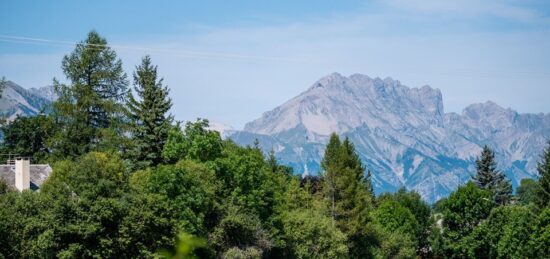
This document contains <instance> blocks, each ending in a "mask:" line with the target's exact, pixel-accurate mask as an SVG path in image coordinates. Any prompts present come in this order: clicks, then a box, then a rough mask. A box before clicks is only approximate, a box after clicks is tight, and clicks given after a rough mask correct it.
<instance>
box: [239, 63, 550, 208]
mask: <svg viewBox="0 0 550 259" xmlns="http://www.w3.org/2000/svg"><path fill="white" fill-rule="evenodd" d="M331 132H336V133H338V134H340V135H345V136H348V137H349V138H350V139H351V140H352V141H353V142H354V143H355V145H356V149H357V151H358V152H359V155H360V156H361V159H362V160H363V161H364V162H365V163H366V165H367V166H368V167H369V169H370V170H372V171H373V181H374V185H375V188H376V190H377V191H378V192H382V191H393V190H395V189H396V188H399V187H400V186H405V187H407V188H409V189H414V190H417V191H418V192H419V193H420V194H421V195H422V196H423V197H424V198H425V199H426V200H428V201H430V202H433V201H436V200H437V199H440V198H442V197H445V196H447V195H448V193H450V192H451V191H453V190H454V189H455V188H456V187H457V186H458V185H460V184H462V183H464V182H465V181H467V180H468V179H470V177H471V175H472V174H474V173H475V166H474V165H475V163H474V161H475V158H476V157H477V155H478V154H479V152H480V150H481V147H482V146H483V145H485V144H487V145H489V146H491V147H492V148H494V149H495V151H496V154H497V159H498V162H499V169H501V170H503V171H505V172H506V174H507V175H508V176H509V177H510V179H511V180H512V182H513V184H514V185H516V186H517V184H518V183H519V181H520V180H521V179H523V178H525V177H531V178H532V177H535V176H536V162H537V160H538V158H539V154H540V153H541V152H542V150H543V149H544V147H545V143H546V139H548V138H550V114H543V113H539V114H519V113H517V112H516V111H514V110H511V109H504V108H502V107H500V106H498V105H497V104H495V103H493V102H490V101H489V102H486V103H482V104H473V105H470V106H468V107H466V108H465V109H464V110H463V112H462V114H457V113H445V112H444V110H443V99H442V94H441V91H440V90H438V89H433V88H431V87H429V86H423V87H421V88H409V87H407V86H404V85H402V84H401V83H400V82H399V81H397V80H393V79H391V78H385V79H380V78H370V77H368V76H366V75H361V74H354V75H351V76H349V77H344V76H342V75H340V74H338V73H333V74H331V75H329V76H326V77H324V78H322V79H320V80H319V81H317V82H315V83H314V84H313V86H311V87H310V88H309V89H307V90H306V91H305V92H303V93H301V94H300V95H298V96H297V97H295V98H293V99H291V100H289V101H287V102H286V103H284V104H282V105H281V106H279V107H277V108H275V109H273V110H271V111H268V112H266V113H264V114H263V115H262V117H261V118H259V119H257V120H254V121H252V122H250V123H248V124H246V126H245V128H244V132H236V133H233V134H232V135H231V136H230V137H231V138H232V139H234V140H235V141H236V142H237V143H240V144H250V143H252V141H253V140H254V138H258V139H259V140H260V143H261V144H262V147H263V148H264V149H265V150H266V151H267V150H270V149H273V150H274V151H275V153H276V155H277V157H278V158H279V159H280V160H281V162H283V163H286V164H289V165H291V166H293V167H294V169H295V170H296V171H297V172H299V173H306V174H315V173H317V172H318V171H319V162H320V159H321V158H322V155H323V151H324V145H325V143H326V141H327V139H328V136H329V135H330V133H331Z"/></svg>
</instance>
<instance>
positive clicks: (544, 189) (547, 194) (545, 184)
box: [536, 141, 550, 208]
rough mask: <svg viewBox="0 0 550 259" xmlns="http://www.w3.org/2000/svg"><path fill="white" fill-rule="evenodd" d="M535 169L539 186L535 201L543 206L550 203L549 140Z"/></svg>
mask: <svg viewBox="0 0 550 259" xmlns="http://www.w3.org/2000/svg"><path fill="white" fill-rule="evenodd" d="M537 169H538V171H539V185H540V188H539V189H538V192H537V193H538V195H537V199H536V201H537V203H538V205H539V207H541V208H544V207H548V206H549V205H550V141H548V147H547V148H546V150H545V151H544V153H543V155H542V160H541V161H540V162H539V164H538V168H537Z"/></svg>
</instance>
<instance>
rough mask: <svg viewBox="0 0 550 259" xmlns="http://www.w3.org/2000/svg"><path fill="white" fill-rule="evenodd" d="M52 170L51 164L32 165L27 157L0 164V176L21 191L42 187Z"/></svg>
mask: <svg viewBox="0 0 550 259" xmlns="http://www.w3.org/2000/svg"><path fill="white" fill-rule="evenodd" d="M51 172H52V168H51V167H50V165H48V164H39V165H31V164H30V160H29V159H26V158H16V159H14V160H8V161H7V163H6V164H3V165H0V178H2V179H4V181H6V183H7V184H8V185H10V186H13V187H15V188H16V189H17V190H19V191H24V190H28V189H30V190H38V189H40V186H41V185H42V183H44V181H45V180H46V179H47V178H48V177H49V176H50V174H51Z"/></svg>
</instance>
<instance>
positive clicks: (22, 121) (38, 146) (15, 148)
mask: <svg viewBox="0 0 550 259" xmlns="http://www.w3.org/2000/svg"><path fill="white" fill-rule="evenodd" d="M1 129H2V133H3V135H4V140H3V141H4V142H3V145H2V147H0V153H13V154H17V155H20V156H24V157H32V160H33V162H34V163H38V162H41V161H43V160H45V159H46V158H47V157H48V155H49V153H50V150H49V148H48V143H47V141H48V140H49V139H50V138H51V137H52V136H53V135H54V134H55V133H54V130H55V125H54V122H53V120H52V118H51V117H49V116H45V115H38V116H34V117H20V118H17V119H16V120H14V121H13V122H11V123H9V124H6V125H4V126H2V128H1Z"/></svg>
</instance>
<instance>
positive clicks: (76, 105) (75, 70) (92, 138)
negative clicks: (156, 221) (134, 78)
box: [51, 31, 128, 156]
mask: <svg viewBox="0 0 550 259" xmlns="http://www.w3.org/2000/svg"><path fill="white" fill-rule="evenodd" d="M61 68H62V70H63V73H64V74H65V76H66V77H67V79H68V80H69V81H70V83H69V84H68V85H65V84H61V83H59V82H58V81H57V80H54V86H55V89H56V92H57V94H58V95H59V99H58V100H57V101H56V102H55V103H54V114H55V119H56V121H57V122H58V123H60V124H61V126H62V127H61V129H62V130H61V131H59V132H58V134H57V136H56V138H55V139H54V140H53V141H51V142H52V143H53V144H54V148H55V149H56V151H57V152H58V153H59V155H61V156H75V155H79V154H82V153H86V152H88V151H90V150H97V149H98V148H99V147H101V146H102V145H105V144H107V145H111V144H112V145H115V143H112V139H109V140H107V141H105V138H106V136H120V135H122V134H121V131H120V130H119V129H120V126H121V125H122V122H123V120H124V117H123V105H122V104H123V101H124V99H125V97H126V89H127V86H128V81H127V79H126V74H125V73H124V70H123V69H122V61H121V60H120V59H118V58H117V56H116V53H115V51H114V50H112V49H111V48H110V47H109V46H107V40H105V38H102V37H101V36H100V35H99V34H98V33H97V32H95V31H91V32H90V33H89V34H88V37H87V39H86V40H85V41H83V42H81V43H78V44H77V45H76V48H75V50H74V51H73V52H72V53H71V54H69V55H66V56H65V57H64V58H63V61H62V64H61ZM106 129H109V130H112V131H111V132H108V130H106Z"/></svg>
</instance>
